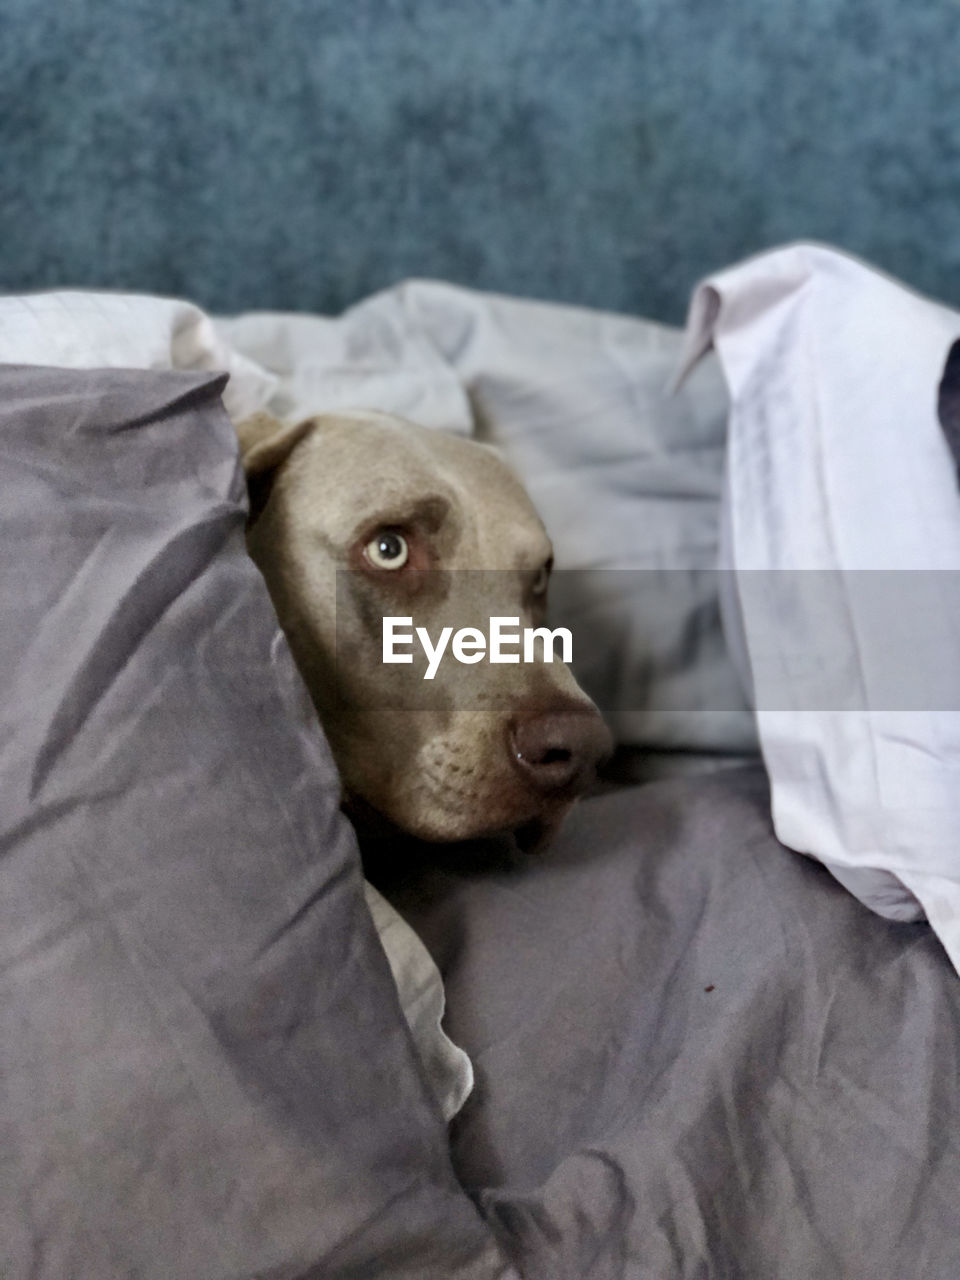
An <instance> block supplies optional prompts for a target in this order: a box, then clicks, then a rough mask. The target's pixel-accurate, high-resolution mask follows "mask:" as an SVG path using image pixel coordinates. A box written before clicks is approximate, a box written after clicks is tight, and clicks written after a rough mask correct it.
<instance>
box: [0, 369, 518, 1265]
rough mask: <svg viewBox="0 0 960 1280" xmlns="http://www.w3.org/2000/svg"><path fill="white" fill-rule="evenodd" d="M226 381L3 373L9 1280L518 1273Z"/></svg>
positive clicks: (4, 1254)
mask: <svg viewBox="0 0 960 1280" xmlns="http://www.w3.org/2000/svg"><path fill="white" fill-rule="evenodd" d="M223 381H224V380H223V377H222V376H217V377H211V376H209V375H205V374H184V373H169V372H164V373H156V372H154V373H140V372H131V371H121V370H108V371H99V372H87V373H77V372H75V371H71V370H61V369H43V368H19V369H18V368H9V367H7V368H3V369H0V478H2V482H3V503H2V504H0V539H2V546H3V555H2V557H0V589H2V593H3V598H4V600H5V602H6V605H7V607H6V609H5V611H4V615H3V626H2V628H0V658H2V665H3V670H4V673H5V677H6V681H5V697H4V700H3V705H2V708H0V793H2V796H3V809H2V816H0V1186H2V1188H3V1194H2V1195H0V1274H2V1275H3V1276H4V1280H21V1277H22V1278H23V1280H26V1277H30V1280H64V1277H71V1280H110V1278H111V1277H117V1278H118V1280H119V1278H120V1277H129V1276H133V1275H136V1276H141V1277H144V1278H145V1280H149V1278H150V1277H157V1280H181V1278H182V1280H197V1278H198V1277H202V1278H203V1280H220V1278H222V1280H228V1278H229V1280H239V1278H241V1277H247V1276H249V1277H252V1276H269V1277H271V1278H276V1280H288V1278H289V1280H294V1278H295V1277H297V1278H299V1277H308V1276H309V1277H314V1276H316V1277H320V1276H323V1277H324V1278H325V1280H326V1278H328V1277H329V1278H330V1280H333V1278H335V1277H337V1278H339V1277H344V1278H345V1280H346V1278H347V1277H361V1276H364V1277H365V1276H374V1275H378V1276H379V1275H383V1276H391V1277H409V1280H423V1278H424V1277H436V1278H437V1280H446V1278H447V1277H450V1276H457V1277H460V1276H462V1277H469V1278H471V1280H472V1278H474V1277H476V1278H477V1280H480V1278H483V1280H488V1278H490V1280H492V1278H493V1277H498V1278H499V1277H506V1276H507V1275H509V1274H511V1273H510V1272H509V1270H508V1268H507V1266H506V1264H505V1263H504V1261H503V1259H502V1257H501V1255H500V1253H499V1251H498V1249H497V1247H496V1245H495V1243H494V1240H493V1237H492V1235H491V1233H490V1231H489V1229H488V1228H486V1227H485V1226H484V1225H483V1223H482V1222H481V1220H480V1218H479V1216H478V1214H477V1212H476V1209H475V1207H474V1206H473V1205H472V1204H471V1202H470V1201H469V1199H468V1198H467V1197H466V1196H465V1195H464V1193H463V1191H462V1189H461V1188H460V1187H459V1185H458V1184H457V1182H456V1179H455V1177H454V1174H453V1171H452V1169H451V1166H450V1158H449V1149H448V1144H447V1134H446V1128H445V1126H444V1124H443V1120H442V1117H441V1115H440V1113H439V1111H438V1109H437V1107H436V1104H435V1102H434V1100H433V1098H432V1096H431V1095H430V1093H429V1090H428V1087H427V1083H426V1080H425V1079H424V1076H423V1074H422V1072H421V1069H420V1066H419V1063H418V1061H417V1058H416V1054H415V1050H414V1046H413V1044H412V1041H411V1039H410V1035H409V1031H408V1029H407V1026H406V1024H405V1022H404V1020H403V1017H402V1013H401V1010H400V1007H399V1005H398V1002H397V995H396V989H395V987H394V985H393V982H392V980H391V975H390V971H389V969H388V966H387V962H386V960H385V958H384V955H383V952H382V950H381V948H380V946H379V944H378V940H377V935H376V933H375V931H374V929H373V925H372V922H371V919H370V914H369V911H368V910H367V907H366V904H365V902H364V896H363V887H362V877H361V870H360V864H359V855H358V851H357V847H356V842H355V839H354V835H353V831H352V828H351V827H350V826H349V824H348V823H347V822H346V820H345V819H344V818H343V816H342V815H341V813H340V811H339V782H338V779H337V776H336V772H335V769H334V766H333V762H332V759H331V757H330V755H329V752H328V750H327V748H326V745H325V743H324V740H323V738H322V735H321V734H320V733H319V732H318V730H317V727H316V725H315V724H313V725H309V724H307V723H306V722H305V721H304V720H303V719H302V717H299V716H298V714H297V713H298V709H299V708H301V707H302V704H303V699H304V697H305V694H304V690H303V686H302V683H301V681H300V679H299V677H298V675H297V673H296V671H295V669H294V666H293V663H292V660H291V658H290V655H289V652H288V650H287V648H286V645H285V644H283V643H279V644H278V643H277V623H276V618H275V615H274V613H273V610H272V608H271V605H270V602H269V598H268V596H267V592H266V588H265V586H264V584H263V582H262V580H261V578H260V576H259V574H258V573H257V571H256V569H255V568H254V566H253V564H252V562H251V561H250V560H249V558H248V557H247V555H246V553H245V548H244V521H245V514H244V508H243V504H242V495H243V488H244V486H243V479H242V475H241V473H240V471H239V467H238V464H237V458H236V442H235V437H234V433H233V430H232V428H231V425H230V422H229V420H228V418H227V416H226V414H225V413H224V412H223V410H222V407H221V405H220V402H219V396H220V392H221V390H222V388H223Z"/></svg>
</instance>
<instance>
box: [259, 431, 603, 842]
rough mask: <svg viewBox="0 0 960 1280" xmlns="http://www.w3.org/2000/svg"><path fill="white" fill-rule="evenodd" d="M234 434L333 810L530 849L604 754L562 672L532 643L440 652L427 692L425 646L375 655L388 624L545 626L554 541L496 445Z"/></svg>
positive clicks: (427, 437)
mask: <svg viewBox="0 0 960 1280" xmlns="http://www.w3.org/2000/svg"><path fill="white" fill-rule="evenodd" d="M236 430H237V435H238V438H239V441H240V456H241V461H242V464H243V468H244V471H245V473H246V478H247V484H248V490H249V496H250V517H249V522H248V528H247V545H248V549H249V552H250V554H251V556H252V558H253V560H254V561H255V562H256V564H257V565H258V567H259V569H260V571H261V573H262V574H263V577H264V578H265V580H266V583H267V587H268V589H269V592H270V595H271V597H272V600H273V604H274V607H275V609H276V613H277V616H278V619H279V621H280V624H281V627H282V628H283V630H284V632H285V633H286V636H287V638H288V640H289V643H290V648H291V650H292V653H293V656H294V659H295V661H296V663H297V665H298V667H299V669H300V672H301V674H302V675H303V678H304V680H305V682H306V685H307V688H308V690H309V692H310V695H311V698H312V700H313V703H314V705H315V707H316V710H317V713H318V715H319V718H320V721H321V724H322V725H323V728H324V731H325V733H326V736H327V738H328V741H329V743H330V746H331V749H332V752H333V756H334V760H335V762H336V764H337V766H338V769H339V772H340V777H341V780H342V784H343V789H344V801H345V807H346V808H347V809H348V811H349V810H350V809H351V807H357V806H359V807H360V808H363V807H369V808H370V809H372V810H374V811H376V812H377V813H379V814H381V815H383V816H384V817H385V818H386V819H388V821H389V822H390V823H392V824H394V825H395V826H396V827H399V828H400V829H401V830H403V831H405V832H408V833H410V834H412V835H414V836H416V837H419V838H420V839H423V840H429V841H445V842H446V841H460V840H465V839H470V838H474V837H481V836H486V835H492V834H496V833H502V832H509V831H512V832H514V833H515V835H516V837H517V841H518V843H519V844H520V846H521V848H524V849H534V848H539V847H541V846H542V845H543V844H545V843H546V841H547V840H548V839H549V836H550V835H551V834H552V832H553V831H554V830H555V829H556V827H557V826H558V825H559V823H560V822H561V821H562V819H563V817H564V815H565V814H566V812H567V810H568V809H569V808H570V806H571V805H572V803H573V802H574V800H575V799H576V797H577V796H578V795H579V794H581V793H582V792H583V790H584V789H585V788H586V787H587V786H588V785H589V783H590V782H591V780H592V779H593V777H594V774H595V771H596V767H597V765H598V763H599V762H600V761H601V759H603V758H604V757H605V756H606V755H607V754H608V753H609V751H610V746H611V743H610V736H609V733H608V731H607V729H606V727H605V726H604V724H603V721H602V719H601V717H600V715H599V713H598V711H597V708H596V707H595V706H594V704H593V703H592V702H591V701H590V699H589V698H588V697H587V696H586V694H585V693H584V692H583V691H582V690H581V689H580V687H579V686H578V684H577V682H576V680H575V679H574V677H573V674H572V673H571V671H570V669H569V667H568V666H567V665H566V664H565V663H563V662H560V661H549V660H547V654H546V651H545V649H546V646H542V648H541V653H540V656H539V658H535V659H534V660H533V661H525V662H521V661H518V660H517V659H515V658H510V659H504V660H503V661H501V662H500V663H499V664H495V663H492V662H478V661H477V660H476V658H475V657H474V658H472V659H468V658H464V659H462V662H461V663H455V662H454V663H451V662H447V663H446V665H444V664H441V666H443V670H442V671H437V678H436V679H432V680H430V682H429V683H428V682H427V681H426V680H425V679H424V675H425V674H426V672H425V670H424V659H423V658H422V656H419V655H416V654H414V653H413V652H412V651H411V652H410V656H409V658H406V657H404V658H400V659H396V663H397V665H389V664H387V663H385V662H384V661H383V656H384V650H383V646H382V639H383V636H382V623H383V619H384V618H385V617H386V616H388V615H390V616H393V617H398V618H400V619H401V620H405V621H407V622H408V623H410V624H411V625H410V626H409V627H408V628H407V629H408V631H409V630H411V629H412V628H415V627H417V626H420V627H422V628H423V631H424V633H428V634H432V635H435V634H437V633H438V632H439V631H440V630H441V629H442V626H443V624H444V622H446V623H448V624H450V625H451V626H457V627H462V626H463V625H464V624H471V623H474V622H477V621H478V620H479V621H481V623H482V621H483V620H489V619H490V618H491V617H496V616H499V617H503V618H511V619H519V621H520V623H521V625H523V626H524V627H528V626H538V625H540V624H542V622H543V619H544V612H545V606H546V592H547V585H548V579H549V575H550V570H551V566H552V552H551V545H550V541H549V539H548V537H547V534H546V532H545V530H544V527H543V525H542V523H541V521H540V519H539V517H538V516H537V514H536V512H535V511H534V509H533V505H532V503H531V502H530V499H529V497H528V496H527V493H526V491H525V490H524V488H523V486H522V485H521V483H520V481H519V480H518V479H517V478H516V476H515V475H514V474H513V472H512V471H510V469H509V468H508V467H507V465H506V464H505V463H504V462H503V461H502V460H501V459H500V457H499V456H498V455H497V454H496V453H495V452H494V451H493V450H492V449H491V448H489V447H488V446H486V445H482V444H478V443H476V442H473V441H470V440H466V439H463V438H461V437H458V436H454V435H451V434H449V433H446V432H442V431H435V430H429V429H427V428H424V427H421V426H417V425H415V424H414V423H411V422H407V421H405V420H403V419H400V418H397V417H394V416H392V415H388V414H384V413H378V412H372V411H370V412H367V411H357V412H348V413H336V414H329V415H322V416H319V417H314V418H309V419H307V420H305V421H303V422H299V423H297V424H295V425H284V424H282V423H280V422H279V421H277V420H276V419H274V418H272V417H270V416H269V415H267V414H257V415H255V416H254V417H253V418H249V419H247V420H246V421H244V422H241V423H239V424H238V425H237V427H236ZM338 571H340V572H338ZM478 571H479V572H478ZM448 635H449V632H448ZM467 661H469V662H470V665H469V666H467V665H463V663H466V662H467ZM400 664H402V665H400ZM434 665H435V666H436V664H434Z"/></svg>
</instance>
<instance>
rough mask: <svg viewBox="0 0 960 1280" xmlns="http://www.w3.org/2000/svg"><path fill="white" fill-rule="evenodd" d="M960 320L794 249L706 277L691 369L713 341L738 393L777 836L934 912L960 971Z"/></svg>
mask: <svg viewBox="0 0 960 1280" xmlns="http://www.w3.org/2000/svg"><path fill="white" fill-rule="evenodd" d="M958 335H960V315H958V314H957V313H955V312H953V311H950V310H948V309H946V308H944V307H942V306H939V305H937V304H935V303H933V302H930V301H927V300H926V299H924V298H921V297H919V296H917V295H915V294H913V293H911V292H910V291H908V290H907V289H905V288H903V287H902V286H900V285H898V284H897V283H896V282H894V281H892V280H890V279H888V278H887V277H885V276H883V275H881V274H879V273H878V272H876V271H873V270H871V269H870V268H868V267H866V266H864V265H863V264H861V263H859V262H857V261H855V260H853V259H851V258H849V257H847V256H845V255H843V254H840V253H837V252H834V251H832V250H829V249H826V248H821V247H818V246H815V245H803V244H801V245H796V246H792V247H789V248H785V249H781V250H778V251H775V252H772V253H768V254H764V255H762V256H761V257H758V258H754V259H752V260H750V261H748V262H746V263H744V264H742V265H740V266H736V267H733V268H731V269H730V270H728V271H724V272H722V273H720V274H719V275H717V276H714V277H712V278H710V279H709V280H707V281H705V282H704V283H703V284H701V285H700V286H699V288H698V289H697V291H696V292H695V294H694V296H693V300H692V304H691V309H690V318H689V322H688V330H687V354H686V360H685V368H686V369H689V368H690V367H691V366H692V365H693V364H694V363H695V362H696V360H697V359H698V358H699V356H700V355H701V354H702V353H703V352H704V351H705V350H706V349H707V348H708V347H709V346H710V345H711V344H712V345H713V347H714V348H715V349H716V352H717V354H718V355H719V358H720V361H721V364H722V367H723V370H724V373H725V375H726V378H727V383H728V387H729V390H730V395H731V412H730V424H729V440H728V456H727V475H726V489H725V494H724V517H723V522H724V525H725V529H726V536H725V541H726V552H727V555H728V557H729V564H730V565H731V566H732V568H733V569H734V570H735V573H734V574H733V575H731V576H732V579H733V581H732V584H731V585H733V586H734V587H735V590H734V591H733V592H732V593H728V595H727V599H726V602H725V604H726V607H725V610H724V612H725V622H726V624H727V635H728V641H729V643H730V645H731V648H732V649H733V650H734V656H735V659H737V665H738V667H739V669H740V670H741V671H743V673H744V675H745V678H746V680H747V681H748V683H749V684H750V685H752V690H751V692H752V695H753V698H754V700H755V705H756V709H757V722H758V728H759V733H760V741H761V747H762V751H763V755H764V759H765V762H766V765H767V769H768V772H769V774H770V781H771V787H772V805H773V820H774V825H775V828H776V832H777V835H778V837H779V838H780V839H781V840H782V841H783V843H784V844H786V845H788V846H790V847H791V848H793V849H796V850H799V851H800V852H803V853H807V854H811V855H813V856H814V857H817V858H819V859H820V860H821V861H823V862H824V864H825V865H826V866H827V867H829V869H830V870H831V872H832V873H833V874H834V876H836V878H837V879H838V880H839V881H840V882H841V883H842V884H844V885H846V887H847V888H849V889H850V890H851V891H852V892H853V893H855V894H856V895H857V897H859V898H860V899H861V900H862V901H863V902H864V903H866V905H867V906H869V907H872V908H873V909H874V910H876V911H878V912H880V913H881V914H883V915H885V916H888V917H891V918H894V919H905V920H909V919H916V918H919V917H920V915H921V914H922V913H925V914H926V916H927V918H928V919H929V920H930V923H931V924H932V925H933V927H934V929H935V930H936V931H937V933H938V934H939V936H940V939H941V941H942V942H943V944H944V946H945V947H946V949H947V951H948V952H949V954H950V957H951V959H952V961H953V963H954V965H955V966H956V967H958V968H960V603H958V596H960V590H958V586H960V494H958V488H957V478H956V473H955V469H954V465H953V460H952V458H951V455H950V451H949V449H948V446H947V441H946V437H945V434H944V431H943V428H942V426H941V424H940V422H939V421H938V417H937V390H938V386H939V384H940V382H941V378H942V376H943V371H944V368H945V364H946V361H947V356H948V353H949V351H950V348H951V345H952V344H953V342H954V341H955V340H956V339H957V337H958ZM811 571H817V572H813V573H811ZM738 649H739V653H738V652H737V650H738Z"/></svg>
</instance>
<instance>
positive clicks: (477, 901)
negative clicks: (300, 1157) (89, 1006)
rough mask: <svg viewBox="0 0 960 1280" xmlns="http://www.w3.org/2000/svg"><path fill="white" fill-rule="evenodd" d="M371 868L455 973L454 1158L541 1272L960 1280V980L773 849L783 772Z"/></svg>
mask: <svg viewBox="0 0 960 1280" xmlns="http://www.w3.org/2000/svg"><path fill="white" fill-rule="evenodd" d="M368 873H370V874H372V875H373V876H374V879H375V880H376V882H377V883H378V884H379V886H380V887H381V889H382V890H383V891H384V892H386V893H387V894H388V895H389V896H390V897H391V899H392V900H393V901H394V903H395V904H396V905H397V906H399V907H400V909H401V910H402V911H403V912H404V913H405V914H406V916H407V918H408V919H409V920H410V921H411V923H412V924H413V925H414V927H415V928H416V929H417V930H418V932H420V934H421V936H423V938H424V939H425V941H426V942H427V944H428V946H429V947H430V949H431V950H432V952H433V954H434V956H435V958H436V960H437V962H438V963H439V965H440V967H441V970H442V972H443V974H444V979H445V984H446V990H447V1001H448V1010H449V1014H448V1016H449V1025H450V1029H451V1033H452V1034H453V1035H454V1037H455V1038H456V1039H457V1042H458V1043H460V1044H463V1045H464V1046H465V1047H466V1049H467V1050H468V1052H469V1053H470V1055H471V1057H472V1059H473V1062H474V1066H475V1070H476V1077H477V1084H476V1089H475V1091H474V1094H473V1096H472V1097H471V1098H470V1099H469V1100H468V1102H467V1104H466V1106H465V1107H464V1110H463V1111H462V1112H461V1114H460V1116H459V1117H458V1118H457V1120H456V1121H455V1122H454V1126H453V1129H452V1137H453V1151H454V1160H455V1164H456V1168H457V1171H458V1173H459V1174H460V1177H461V1179H462V1180H463V1181H464V1183H465V1185H466V1186H467V1187H468V1188H470V1189H471V1190H472V1192H473V1194H474V1196H475V1197H476V1198H477V1200H478V1202H479V1203H480V1205H481V1206H482V1208H483V1210H484V1213H485V1214H486V1216H487V1218H488V1220H489V1221H490V1223H491V1224H492V1225H493V1226H494V1227H495V1229H496V1230H497V1232H498V1234H499V1235H500V1236H501V1238H502V1239H503V1240H504V1242H505V1243H506V1244H507V1245H508V1246H509V1247H510V1248H511V1249H512V1250H515V1251H516V1254H517V1261H518V1265H519V1266H520V1268H521V1270H522V1273H523V1275H524V1277H525V1280H641V1278H643V1280H646V1277H656V1278H657V1280H702V1278H703V1277H706V1276H724V1277H726V1276H730V1277H737V1280H771V1277H781V1276H782V1277H784V1278H787V1277H789V1280H824V1278H825V1277H831V1278H832V1277H838V1278H839V1277H843V1280H903V1278H904V1277H906V1276H917V1277H920V1276H922V1277H923V1280H956V1277H957V1276H958V1275H960V1195H958V1189H960V1101H958V1098H957V1090H956V1082H957V1077H958V1071H960V983H958V982H957V978H956V975H955V974H954V973H953V971H952V969H951V967H950V965H949V962H948V960H947V957H946V956H945V954H944V952H943V950H942V948H941V946H940V944H939V943H938V941H937V939H936V937H935V935H934V934H933V933H932V931H931V930H930V928H929V927H928V926H927V925H925V924H897V923H893V922H891V921H888V920H884V919H882V918H881V917H879V916H877V915H875V914H873V913H872V912H870V911H868V910H867V909H866V908H865V907H864V906H862V905H861V904H860V903H859V902H858V901H857V900H856V899H855V898H854V897H853V896H852V895H850V894H848V893H846V892H845V891H844V890H843V889H842V888H841V887H840V886H839V885H838V884H837V883H836V881H835V880H833V879H832V877H831V876H829V875H828V873H827V872H826V871H825V870H824V868H822V867H821V866H819V864H817V863H816V862H814V861H812V860H810V859H805V858H799V857H797V855H796V854H795V853H793V852H791V851H789V850H787V849H785V848H783V847H782V846H781V845H780V844H779V843H778V842H777V841H776V839H775V837H774V835H773V832H772V829H771V824H770V815H769V796H768V788H767V783H766V779H765V777H764V774H763V771H762V769H760V768H758V767H748V768H737V769H729V770H725V771H723V772H720V773H716V774H714V775H712V776H711V777H710V778H709V779H702V778H700V779H675V780H670V781H665V782H656V783H650V784H647V785H645V786H643V787H639V788H636V789H633V790H629V791H623V792H620V793H619V794H613V795H607V796H602V797H597V798H594V799H589V800H586V801H583V802H581V804H580V805H579V806H578V807H577V808H576V809H575V810H574V812H573V814H572V816H571V817H570V818H569V820H568V821H567V823H566V825H565V826H564V827H563V828H562V830H561V831H560V833H559V834H558V836H557V837H556V840H555V843H554V845H553V846H552V847H551V849H550V850H548V851H547V852H546V853H545V854H543V855H538V856H528V857H524V856H521V855H518V854H516V853H515V852H511V851H510V850H509V849H508V848H507V847H506V846H494V845H489V844H488V845H483V844H478V845H476V846H473V847H471V848H469V849H466V850H464V849H457V850H456V851H450V853H449V854H448V855H446V856H443V855H439V854H438V853H437V852H436V851H435V850H431V849H429V848H428V847H423V846H421V847H419V848H412V849H411V850H409V851H408V856H407V862H406V868H405V870H403V871H400V870H398V869H397V866H396V863H395V862H394V863H392V864H386V863H385V864H384V865H382V866H374V865H373V864H371V865H370V866H368Z"/></svg>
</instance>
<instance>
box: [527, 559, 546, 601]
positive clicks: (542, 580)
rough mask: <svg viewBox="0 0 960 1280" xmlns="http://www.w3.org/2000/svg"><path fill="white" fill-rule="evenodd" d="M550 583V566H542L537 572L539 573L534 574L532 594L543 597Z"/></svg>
mask: <svg viewBox="0 0 960 1280" xmlns="http://www.w3.org/2000/svg"><path fill="white" fill-rule="evenodd" d="M549 581H550V565H549V564H542V565H541V566H540V568H539V569H538V570H537V572H536V573H535V574H534V578H533V585H532V586H531V587H530V591H531V593H532V594H533V595H535V596H542V595H543V594H544V593H545V591H546V589H547V583H548V582H549Z"/></svg>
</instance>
